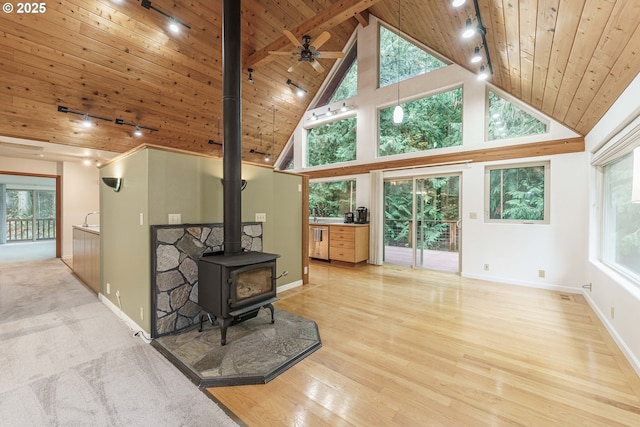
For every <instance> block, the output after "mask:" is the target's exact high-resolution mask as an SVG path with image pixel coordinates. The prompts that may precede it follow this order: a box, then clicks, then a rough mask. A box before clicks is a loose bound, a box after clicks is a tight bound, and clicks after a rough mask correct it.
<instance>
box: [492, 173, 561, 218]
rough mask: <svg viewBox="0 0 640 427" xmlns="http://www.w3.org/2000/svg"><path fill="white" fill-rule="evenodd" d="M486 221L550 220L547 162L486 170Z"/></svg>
mask: <svg viewBox="0 0 640 427" xmlns="http://www.w3.org/2000/svg"><path fill="white" fill-rule="evenodd" d="M485 185H486V191H487V195H486V197H487V200H486V201H485V203H486V206H487V207H488V208H487V210H488V211H487V212H486V213H485V219H486V220H487V221H511V222H534V223H544V224H548V223H549V163H548V162H543V163H535V164H526V165H512V166H509V167H504V166H491V167H487V168H486V170H485Z"/></svg>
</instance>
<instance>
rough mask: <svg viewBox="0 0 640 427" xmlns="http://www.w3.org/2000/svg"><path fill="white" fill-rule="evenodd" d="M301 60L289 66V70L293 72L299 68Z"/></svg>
mask: <svg viewBox="0 0 640 427" xmlns="http://www.w3.org/2000/svg"><path fill="white" fill-rule="evenodd" d="M300 63H301V61H296V62H294V63H293V65H292V66H291V67H289V69H288V70H287V71H288V72H290V73H291V72H293V70H295V69H296V68H298V65H300Z"/></svg>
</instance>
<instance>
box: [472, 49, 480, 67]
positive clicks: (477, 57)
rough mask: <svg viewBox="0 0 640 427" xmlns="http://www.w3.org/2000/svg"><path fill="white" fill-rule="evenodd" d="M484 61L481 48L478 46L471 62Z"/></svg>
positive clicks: (474, 50)
mask: <svg viewBox="0 0 640 427" xmlns="http://www.w3.org/2000/svg"><path fill="white" fill-rule="evenodd" d="M480 61H482V55H481V54H480V48H479V47H478V46H476V47H475V49H473V56H472V57H471V62H472V63H474V64H476V63H478V62H480Z"/></svg>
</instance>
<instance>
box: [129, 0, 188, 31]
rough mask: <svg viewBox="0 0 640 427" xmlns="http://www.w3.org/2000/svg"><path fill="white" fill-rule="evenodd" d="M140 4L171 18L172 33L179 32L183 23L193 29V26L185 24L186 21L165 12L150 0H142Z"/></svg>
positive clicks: (170, 28) (170, 27)
mask: <svg viewBox="0 0 640 427" xmlns="http://www.w3.org/2000/svg"><path fill="white" fill-rule="evenodd" d="M140 6H142V7H144V8H145V9H150V10H155V11H156V12H158V13H160V14H161V15H163V16H166V17H167V18H169V30H170V31H171V32H172V33H178V32H179V31H180V25H182V26H183V27H185V28H188V29H191V27H190V26H189V25H187V24H185V23H184V22H182V21H180V20H179V19H176V18H174V17H173V16H171V15H169V14H168V13H167V12H165V11H163V10H160V9H158V8H157V7H155V6H152V5H151V1H150V0H142V1H141V2H140Z"/></svg>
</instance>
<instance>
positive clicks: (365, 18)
mask: <svg viewBox="0 0 640 427" xmlns="http://www.w3.org/2000/svg"><path fill="white" fill-rule="evenodd" d="M354 18H356V20H357V21H358V22H359V23H360V25H362V26H363V27H366V26H367V25H369V11H368V10H364V11H362V12H360V13H356V14H355V15H354Z"/></svg>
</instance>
